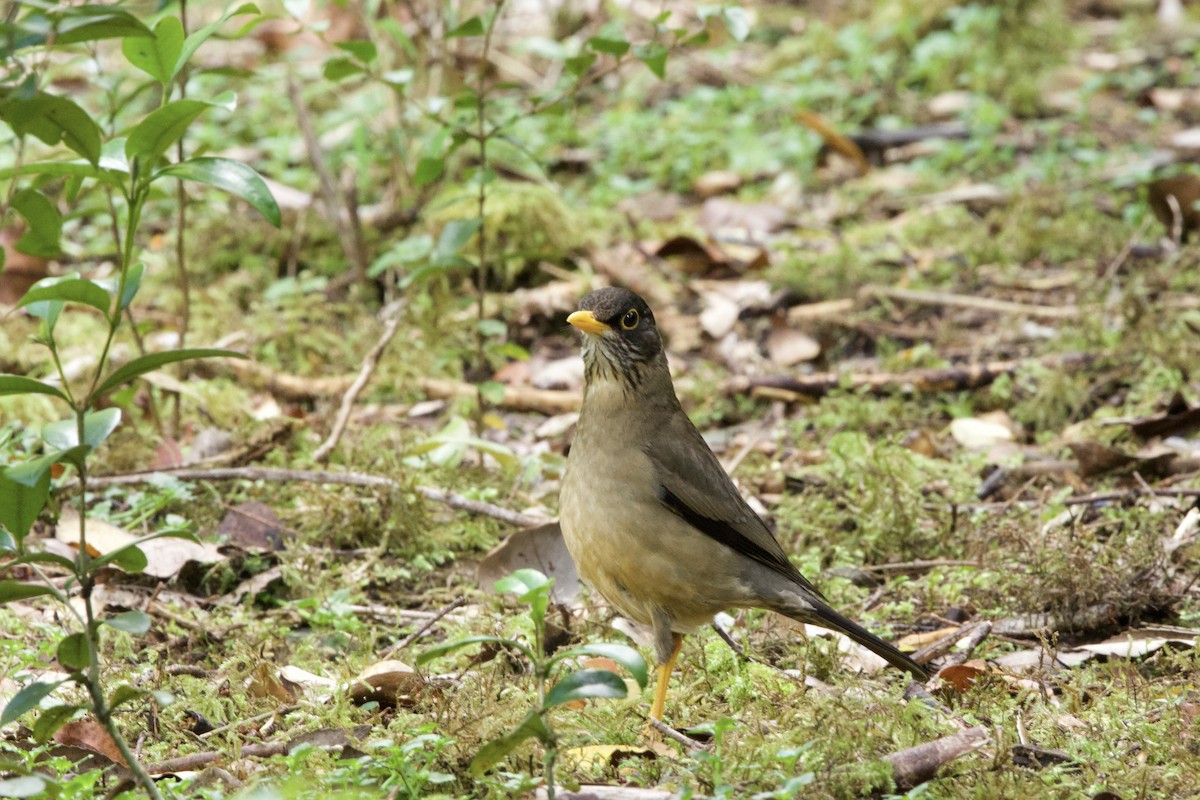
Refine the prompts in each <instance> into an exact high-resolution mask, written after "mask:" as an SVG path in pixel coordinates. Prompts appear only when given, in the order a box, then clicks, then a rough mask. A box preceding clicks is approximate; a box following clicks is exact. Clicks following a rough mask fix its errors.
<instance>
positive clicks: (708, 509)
mask: <svg viewBox="0 0 1200 800" xmlns="http://www.w3.org/2000/svg"><path fill="white" fill-rule="evenodd" d="M677 421H678V422H677ZM668 428H669V430H666V431H658V432H657V433H656V435H655V436H654V437H652V438H653V441H654V445H653V446H651V447H648V448H647V449H646V455H647V456H648V457H649V459H650V462H651V463H652V464H653V465H654V471H655V474H656V476H657V478H658V484H659V486H658V497H659V500H660V501H661V502H662V503H663V505H665V506H666V507H667V508H669V509H671V511H673V512H675V513H676V514H678V515H679V516H681V517H683V518H684V519H685V520H687V521H688V522H689V523H690V524H691V525H692V527H694V528H696V529H697V530H699V531H700V532H702V533H704V534H705V535H706V536H709V537H711V538H713V539H715V540H717V541H718V542H720V543H721V544H723V545H725V546H727V547H730V548H732V549H733V550H734V551H736V552H738V553H740V554H742V555H744V556H746V557H747V558H752V559H754V560H755V561H758V562H759V563H761V564H763V565H765V566H767V567H770V568H771V569H773V570H775V571H777V572H779V573H782V574H783V575H785V576H787V577H788V578H791V579H792V580H794V581H796V582H797V583H799V584H800V585H801V586H803V587H804V588H805V589H807V590H808V591H810V592H812V593H813V594H814V595H816V596H817V597H818V598H821V599H824V595H822V594H821V592H820V591H818V590H817V588H816V587H815V586H813V585H812V584H811V583H809V581H808V579H807V578H805V577H804V576H803V575H802V574H801V573H800V571H799V570H797V569H796V567H795V566H794V565H793V564H792V562H790V561H788V558H787V554H786V553H784V551H783V548H782V547H780V546H779V542H777V541H776V540H775V536H774V535H772V533H771V531H770V530H769V529H768V528H767V525H766V523H764V522H763V521H762V519H760V518H759V516H758V514H756V513H754V509H752V508H750V506H748V505H747V504H746V501H745V500H743V499H742V496H741V494H739V493H738V490H737V487H736V486H734V485H733V481H732V480H730V478H729V476H728V475H727V474H726V473H725V470H724V468H722V466H721V462H720V461H718V460H717V457H716V456H715V455H713V452H712V450H710V449H709V447H708V443H707V442H705V441H704V437H702V436H701V435H700V432H699V431H697V430H696V428H695V426H694V425H692V423H691V421H690V420H689V419H688V418H687V416H686V415H684V414H682V413H681V414H677V415H674V416H673V417H672V420H671V422H670V423H669V424H668ZM685 476H686V477H685Z"/></svg>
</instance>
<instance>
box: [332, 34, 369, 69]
mask: <svg viewBox="0 0 1200 800" xmlns="http://www.w3.org/2000/svg"><path fill="white" fill-rule="evenodd" d="M337 47H338V49H339V50H342V51H344V52H347V53H349V54H350V55H352V56H354V57H355V58H357V59H358V60H359V61H361V62H362V63H364V64H370V63H372V62H374V61H375V59H376V58H378V57H379V50H378V48H376V47H375V43H374V42H372V41H371V40H370V39H352V40H350V41H345V42H338V43H337Z"/></svg>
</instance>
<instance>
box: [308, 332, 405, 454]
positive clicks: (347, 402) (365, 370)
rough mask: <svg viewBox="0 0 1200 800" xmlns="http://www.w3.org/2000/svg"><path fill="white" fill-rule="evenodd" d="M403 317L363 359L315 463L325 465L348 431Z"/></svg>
mask: <svg viewBox="0 0 1200 800" xmlns="http://www.w3.org/2000/svg"><path fill="white" fill-rule="evenodd" d="M402 316H403V315H401V314H400V313H396V314H395V315H393V316H392V318H391V319H390V320H389V321H388V324H387V327H386V328H384V330H383V334H382V335H381V336H380V337H379V341H377V342H376V343H375V346H374V347H372V348H371V352H369V353H367V357H366V358H365V359H363V363H362V367H361V368H360V369H359V371H358V377H357V378H355V379H354V383H352V384H350V388H349V389H347V390H346V393H345V394H344V395H342V405H341V407H340V408H339V409H338V414H337V419H335V420H334V423H333V429H332V430H331V431H330V432H329V438H327V439H326V440H325V441H324V442H323V443H322V444H321V446H320V447H318V448H317V449H316V451H315V452H313V461H316V462H318V463H323V462H324V461H325V459H327V458H329V454H330V453H332V452H333V449H334V448H335V447H337V444H338V442H339V441H340V440H341V438H342V433H343V432H344V431H345V430H346V423H347V422H348V421H349V420H350V412H351V411H352V410H353V409H354V401H355V400H356V399H358V395H359V393H360V392H362V390H363V389H364V388H365V387H366V385H367V381H369V380H370V379H371V376H372V375H373V374H375V367H376V366H378V364H379V357H380V356H381V355H383V351H384V349H385V348H386V347H387V346H388V343H389V342H391V341H392V338H393V337H394V336H395V335H396V331H397V330H398V329H399V327H400V319H401V317H402Z"/></svg>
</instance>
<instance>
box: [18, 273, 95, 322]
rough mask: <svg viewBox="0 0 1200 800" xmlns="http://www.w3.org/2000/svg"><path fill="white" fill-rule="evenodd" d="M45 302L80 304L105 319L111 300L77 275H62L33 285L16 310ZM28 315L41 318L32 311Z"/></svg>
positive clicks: (92, 284)
mask: <svg viewBox="0 0 1200 800" xmlns="http://www.w3.org/2000/svg"><path fill="white" fill-rule="evenodd" d="M45 301H50V302H56V301H57V302H63V303H82V304H83V305H85V306H91V307H92V308H94V309H96V310H97V311H99V312H100V313H102V314H104V316H105V317H108V310H109V307H110V306H111V305H112V298H110V297H109V296H108V292H106V291H104V290H103V289H102V288H100V287H99V286H97V285H96V284H94V283H92V282H91V281H89V280H84V279H83V278H80V277H79V276H78V275H63V276H62V277H57V278H42V279H41V280H40V281H38V282H37V283H35V284H34V285H33V286H32V287H31V288H30V289H29V291H27V292H26V293H25V296H24V297H22V298H21V300H20V302H18V303H17V308H23V307H25V306H29V305H30V304H32V303H40V302H45ZM38 310H41V309H38ZM30 313H31V314H34V315H35V316H42V315H41V314H36V313H35V310H34V309H30Z"/></svg>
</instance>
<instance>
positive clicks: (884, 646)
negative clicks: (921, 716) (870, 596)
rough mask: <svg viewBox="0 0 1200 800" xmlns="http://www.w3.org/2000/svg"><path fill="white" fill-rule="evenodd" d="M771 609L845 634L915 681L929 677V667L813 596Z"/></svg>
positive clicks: (798, 620)
mask: <svg viewBox="0 0 1200 800" xmlns="http://www.w3.org/2000/svg"><path fill="white" fill-rule="evenodd" d="M772 610H774V611H777V612H779V613H780V614H783V615H785V616H788V617H791V618H792V619H794V620H796V621H797V622H806V623H811V624H813V625H820V626H821V627H822V628H829V629H830V630H835V631H839V632H841V633H844V634H846V635H847V636H849V637H850V638H851V639H853V640H854V641H856V642H858V643H859V644H861V645H862V646H863V647H865V648H867V649H868V650H870V651H871V652H872V653H874V654H875V655H877V656H879V657H880V658H882V659H883V660H884V661H886V662H888V663H889V664H891V665H892V666H893V667H895V668H896V669H901V670H904V671H905V672H907V673H909V674H911V675H912V676H913V677H914V678H916V679H917V680H919V681H927V680H929V676H930V675H929V670H928V669H926V668H925V667H923V666H921V665H920V664H918V663H917V662H915V661H913V660H912V659H911V658H909V657H908V656H906V655H904V653H901V652H900V651H899V650H897V649H896V648H895V647H893V646H892V645H890V644H888V643H887V642H885V641H884V640H883V639H880V638H879V637H878V636H876V635H875V634H873V633H871V632H870V631H868V630H867V629H866V628H864V627H862V626H861V625H859V624H858V623H857V622H855V621H854V620H852V619H850V618H849V617H846V616H844V615H842V614H839V613H838V612H837V611H834V610H833V609H832V608H830V607H829V606H828V605H826V604H825V603H822V602H821V601H820V600H817V599H816V598H804V600H797V599H788V600H784V601H783V602H780V603H779V604H778V605H774V606H773V607H772Z"/></svg>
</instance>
